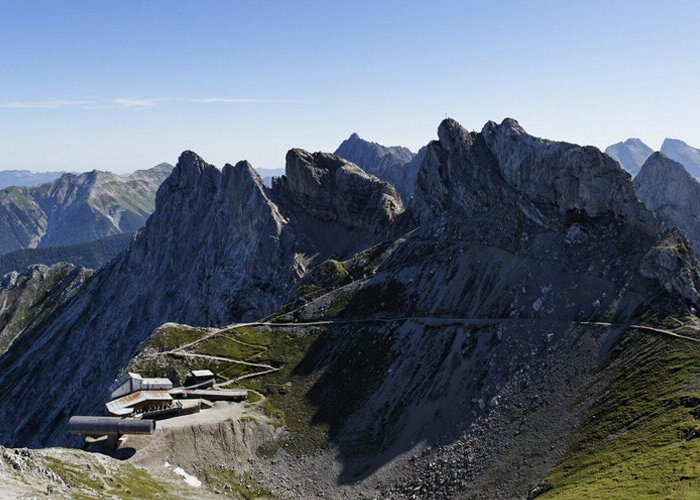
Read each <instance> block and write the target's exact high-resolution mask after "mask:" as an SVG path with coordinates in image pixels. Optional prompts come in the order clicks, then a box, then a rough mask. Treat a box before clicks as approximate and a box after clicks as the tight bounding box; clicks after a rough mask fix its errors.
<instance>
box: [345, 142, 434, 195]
mask: <svg viewBox="0 0 700 500" xmlns="http://www.w3.org/2000/svg"><path fill="white" fill-rule="evenodd" d="M335 154H336V155H338V156H341V157H343V158H345V159H346V160H348V161H351V162H352V163H354V164H356V165H358V166H359V167H360V168H362V169H363V170H364V171H365V172H367V173H370V174H372V175H375V176H377V177H379V178H380V179H382V180H384V181H386V182H388V183H390V184H391V185H393V186H395V187H396V190H397V191H398V192H399V193H400V194H401V198H402V199H403V201H404V203H407V202H408V200H410V198H411V196H413V189H414V186H415V180H416V175H417V173H418V168H419V167H420V163H421V161H422V159H423V155H424V151H419V152H418V154H413V153H412V152H411V151H410V150H409V149H408V148H404V147H401V146H382V145H381V144H377V143H376V142H370V141H366V140H364V139H362V138H360V136H359V135H357V133H353V134H352V135H350V137H349V138H348V139H346V140H344V141H343V142H342V143H341V144H340V146H338V149H336V150H335Z"/></svg>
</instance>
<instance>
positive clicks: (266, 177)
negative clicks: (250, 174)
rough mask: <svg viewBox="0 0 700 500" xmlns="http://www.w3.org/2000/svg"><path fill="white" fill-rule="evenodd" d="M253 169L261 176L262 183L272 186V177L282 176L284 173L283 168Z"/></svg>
mask: <svg viewBox="0 0 700 500" xmlns="http://www.w3.org/2000/svg"><path fill="white" fill-rule="evenodd" d="M255 171H256V172H258V175H260V177H262V180H263V183H265V185H266V186H267V187H270V186H272V178H273V177H282V176H283V175H284V169H283V168H256V169H255Z"/></svg>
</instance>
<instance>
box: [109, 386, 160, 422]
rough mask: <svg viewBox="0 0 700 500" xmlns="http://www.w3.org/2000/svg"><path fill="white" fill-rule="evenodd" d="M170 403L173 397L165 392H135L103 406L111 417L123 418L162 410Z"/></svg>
mask: <svg viewBox="0 0 700 500" xmlns="http://www.w3.org/2000/svg"><path fill="white" fill-rule="evenodd" d="M172 402H173V397H172V396H171V395H170V394H169V393H168V392H167V391H137V392H134V393H133V394H128V395H126V396H122V397H121V398H118V399H115V400H113V401H110V402H109V403H107V404H106V405H105V406H107V411H109V412H110V413H111V414H112V415H117V416H120V417H124V416H127V415H131V414H134V413H143V412H145V411H148V410H151V411H152V410H155V409H157V408H160V409H164V408H166V407H169V406H171V405H172Z"/></svg>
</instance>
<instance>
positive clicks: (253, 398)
mask: <svg viewBox="0 0 700 500" xmlns="http://www.w3.org/2000/svg"><path fill="white" fill-rule="evenodd" d="M261 399H262V397H261V396H260V394H258V393H257V392H253V391H250V392H249V393H248V399H247V400H246V401H247V402H248V404H251V405H252V404H255V403H257V402H258V401H260V400H261Z"/></svg>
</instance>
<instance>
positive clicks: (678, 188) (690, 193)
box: [634, 153, 700, 255]
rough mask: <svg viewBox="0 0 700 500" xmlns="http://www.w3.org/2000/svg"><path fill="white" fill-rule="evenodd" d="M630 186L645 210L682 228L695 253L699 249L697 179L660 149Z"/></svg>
mask: <svg viewBox="0 0 700 500" xmlns="http://www.w3.org/2000/svg"><path fill="white" fill-rule="evenodd" d="M634 189H635V191H636V193H637V196H638V197H639V199H640V200H642V202H644V204H645V205H646V206H647V208H648V209H649V210H651V211H652V212H654V213H655V214H657V215H658V216H659V217H660V218H661V219H663V220H664V221H665V222H666V224H667V225H669V226H676V227H678V228H680V229H682V230H683V231H684V232H685V233H686V234H687V235H688V238H690V241H691V242H692V244H693V248H694V249H695V252H696V255H697V254H698V251H700V183H699V182H698V181H697V180H696V179H695V178H694V177H693V176H692V175H690V174H689V173H688V172H687V170H686V169H685V168H684V167H683V165H681V164H680V163H677V162H675V161H673V160H671V159H670V158H668V157H667V156H666V155H664V154H663V153H654V154H653V155H652V156H651V157H649V159H648V160H647V161H646V163H645V164H644V166H643V167H642V170H641V171H640V172H639V175H637V177H635V179H634Z"/></svg>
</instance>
